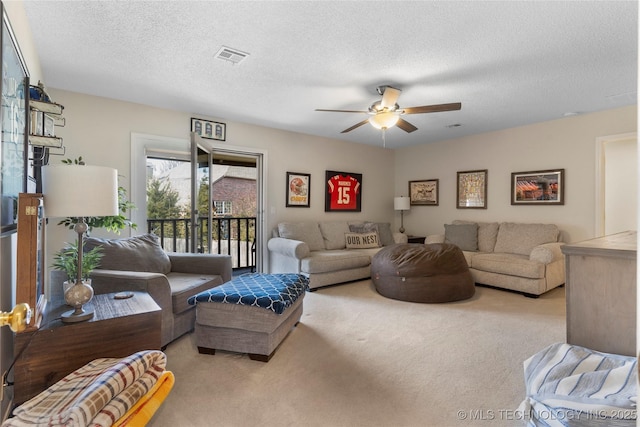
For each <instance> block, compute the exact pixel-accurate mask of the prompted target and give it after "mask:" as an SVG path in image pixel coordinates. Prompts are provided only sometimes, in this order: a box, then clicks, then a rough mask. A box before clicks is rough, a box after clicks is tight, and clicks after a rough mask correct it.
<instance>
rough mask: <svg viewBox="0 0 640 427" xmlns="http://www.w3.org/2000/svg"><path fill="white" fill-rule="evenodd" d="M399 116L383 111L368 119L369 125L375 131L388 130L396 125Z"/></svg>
mask: <svg viewBox="0 0 640 427" xmlns="http://www.w3.org/2000/svg"><path fill="white" fill-rule="evenodd" d="M399 119H400V116H399V115H398V114H396V113H394V112H391V111H383V112H381V113H378V114H375V115H373V116H371V117H369V123H371V126H373V127H374V128H376V129H389V128H391V127H393V126H395V125H396V123H398V120H399Z"/></svg>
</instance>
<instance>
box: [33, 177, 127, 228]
mask: <svg viewBox="0 0 640 427" xmlns="http://www.w3.org/2000/svg"><path fill="white" fill-rule="evenodd" d="M42 194H43V195H44V208H45V210H44V213H45V216H47V217H49V218H65V217H88V216H113V215H118V214H119V212H118V171H117V170H116V169H113V168H107V167H103V166H87V165H55V166H52V165H49V166H44V167H43V168H42Z"/></svg>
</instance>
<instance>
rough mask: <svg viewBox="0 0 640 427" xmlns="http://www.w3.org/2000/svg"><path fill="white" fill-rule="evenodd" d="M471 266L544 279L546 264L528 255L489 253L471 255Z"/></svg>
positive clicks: (492, 271) (482, 269)
mask: <svg viewBox="0 0 640 427" xmlns="http://www.w3.org/2000/svg"><path fill="white" fill-rule="evenodd" d="M471 268H473V269H475V270H480V271H487V272H491V273H496V274H505V275H508V276H518V277H526V278H529V279H543V278H544V274H545V271H546V269H545V265H544V264H541V263H539V262H536V261H531V260H529V258H528V257H527V256H526V255H516V254H506V253H497V252H496V253H489V254H477V255H474V256H473V257H471Z"/></svg>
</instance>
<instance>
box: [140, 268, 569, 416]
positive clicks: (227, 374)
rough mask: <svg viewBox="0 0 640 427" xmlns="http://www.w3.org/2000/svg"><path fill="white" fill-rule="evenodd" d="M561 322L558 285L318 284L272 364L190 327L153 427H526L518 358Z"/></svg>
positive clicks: (561, 327) (551, 335) (559, 331)
mask: <svg viewBox="0 0 640 427" xmlns="http://www.w3.org/2000/svg"><path fill="white" fill-rule="evenodd" d="M565 324H566V321H565V292H564V288H557V289H554V290H552V291H550V292H548V293H546V294H545V295H543V296H541V297H540V298H538V299H532V298H526V297H524V296H522V295H520V294H516V293H512V292H508V291H502V290H497V289H491V288H486V287H477V288H476V294H475V296H474V297H473V298H471V299H469V300H466V301H459V302H454V303H446V304H417V303H409V302H403V301H396V300H392V299H387V298H384V297H382V296H380V295H379V294H378V293H377V292H376V291H375V288H374V287H373V284H372V282H371V281H370V280H364V281H359V282H354V283H350V284H346V285H341V286H335V287H330V288H325V289H320V290H318V291H316V292H310V293H307V294H306V296H305V300H304V314H303V315H302V319H301V321H300V323H299V324H298V326H297V327H296V328H294V329H293V330H292V331H291V333H290V334H289V336H288V337H287V338H286V339H285V340H284V341H283V343H282V344H281V345H280V347H279V348H278V349H277V351H276V353H275V355H274V356H273V358H272V359H271V361H269V362H268V363H262V362H257V361H252V360H250V359H249V357H248V356H247V355H242V354H235V353H230V352H223V351H218V352H216V354H215V355H214V356H211V355H202V354H199V353H198V350H197V348H196V345H195V337H194V335H193V334H188V335H185V336H183V337H182V338H180V339H178V340H177V341H175V342H174V343H172V344H170V345H169V347H167V349H166V351H165V352H166V354H167V357H168V369H169V370H171V371H173V373H174V374H175V377H176V383H175V386H174V388H173V390H172V392H171V394H170V395H169V396H168V397H167V399H166V400H165V402H164V404H163V406H162V407H161V408H160V409H159V410H158V412H157V413H156V415H155V416H154V418H153V419H152V421H151V422H150V423H149V425H150V426H152V427H165V426H172V427H175V426H211V425H216V426H242V427H244V426H267V427H268V426H336V427H341V426H349V427H352V426H363V427H364V426H368V427H376V426H421V427H422V426H514V425H515V426H517V425H525V422H524V421H522V420H520V419H518V417H517V416H516V414H515V412H514V410H515V409H516V408H517V407H518V405H519V404H520V402H521V401H522V400H523V398H524V380H523V365H522V364H523V362H524V361H525V360H526V359H527V358H528V357H530V356H531V355H533V354H535V353H537V352H538V351H540V350H542V349H543V348H545V347H546V346H548V345H550V344H552V343H555V342H564V341H565Z"/></svg>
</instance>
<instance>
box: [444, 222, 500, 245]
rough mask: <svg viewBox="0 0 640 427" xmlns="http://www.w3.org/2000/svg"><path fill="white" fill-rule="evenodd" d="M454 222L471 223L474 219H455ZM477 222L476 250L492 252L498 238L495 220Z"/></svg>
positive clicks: (497, 225)
mask: <svg viewBox="0 0 640 427" xmlns="http://www.w3.org/2000/svg"><path fill="white" fill-rule="evenodd" d="M453 223H454V224H473V223H474V221H462V220H455V221H453ZM476 224H478V250H479V251H480V252H493V248H494V247H495V246H496V239H497V238H498V227H499V226H500V224H498V223H497V222H477V223H476Z"/></svg>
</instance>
